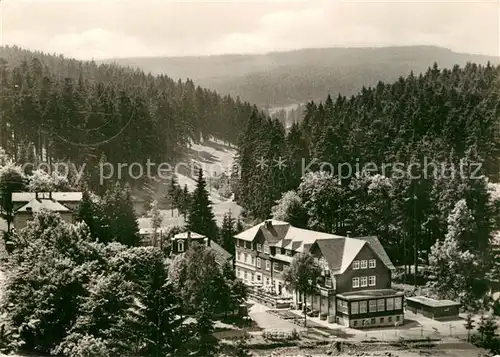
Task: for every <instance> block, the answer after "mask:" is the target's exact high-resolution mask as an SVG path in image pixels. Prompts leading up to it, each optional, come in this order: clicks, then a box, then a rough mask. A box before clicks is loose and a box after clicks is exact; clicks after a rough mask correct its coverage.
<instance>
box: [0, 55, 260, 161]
mask: <svg viewBox="0 0 500 357" xmlns="http://www.w3.org/2000/svg"><path fill="white" fill-rule="evenodd" d="M0 82H1V83H0V90H1V96H0V101H1V102H0V107H1V108H2V117H1V119H2V120H1V123H0V130H1V133H0V146H1V147H2V148H3V149H4V150H5V151H6V153H7V154H8V155H9V156H11V157H13V158H14V159H15V160H16V162H18V163H24V162H35V160H44V161H48V162H51V161H71V162H72V163H76V164H81V163H86V165H87V167H91V166H92V165H94V164H97V163H99V161H100V160H106V161H107V162H110V163H113V164H115V163H118V162H125V163H131V162H138V163H141V164H144V163H146V162H147V160H148V159H149V160H150V161H151V162H154V163H158V162H165V161H167V162H172V160H175V159H176V158H178V157H179V154H180V153H181V152H182V151H183V150H184V149H185V148H186V147H187V146H188V145H189V143H190V142H193V141H194V142H198V141H200V139H202V138H207V137H210V136H216V137H217V138H219V139H222V140H225V141H227V142H233V143H234V142H235V141H236V138H237V134H238V133H239V132H240V130H241V129H240V128H241V127H242V126H243V123H244V122H245V121H246V119H247V118H248V117H249V116H250V113H251V111H252V109H254V108H252V107H251V106H250V104H248V103H243V102H241V101H240V100H239V99H238V98H236V99H233V98H231V97H229V96H225V97H222V96H220V95H218V94H217V93H215V92H213V91H210V90H206V89H202V88H201V87H196V86H195V85H194V83H193V82H192V81H191V80H187V81H185V82H181V81H180V80H179V81H177V82H176V81H174V80H173V79H171V78H169V77H167V76H165V75H160V76H156V77H155V76H152V75H148V74H145V73H144V72H142V71H139V70H132V69H130V68H124V67H120V66H116V65H106V64H101V65H97V64H96V63H94V62H81V61H76V60H71V59H65V58H64V57H62V56H55V55H47V54H44V53H40V52H30V51H26V50H23V49H20V48H17V47H0Z"/></svg>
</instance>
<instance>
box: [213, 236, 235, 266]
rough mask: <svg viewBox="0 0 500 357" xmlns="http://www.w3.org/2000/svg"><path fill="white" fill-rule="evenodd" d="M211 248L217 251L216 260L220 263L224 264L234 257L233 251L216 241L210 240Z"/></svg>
mask: <svg viewBox="0 0 500 357" xmlns="http://www.w3.org/2000/svg"><path fill="white" fill-rule="evenodd" d="M210 249H212V251H213V252H214V253H215V261H216V262H217V264H219V265H224V263H226V262H227V261H228V260H230V259H231V258H232V257H233V256H232V255H231V253H229V252H228V251H227V250H225V249H224V248H222V247H221V246H220V245H219V244H217V243H215V242H214V241H210Z"/></svg>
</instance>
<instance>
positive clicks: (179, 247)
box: [177, 240, 184, 253]
mask: <svg viewBox="0 0 500 357" xmlns="http://www.w3.org/2000/svg"><path fill="white" fill-rule="evenodd" d="M177 251H178V252H179V253H182V252H184V241H182V240H180V241H178V242H177Z"/></svg>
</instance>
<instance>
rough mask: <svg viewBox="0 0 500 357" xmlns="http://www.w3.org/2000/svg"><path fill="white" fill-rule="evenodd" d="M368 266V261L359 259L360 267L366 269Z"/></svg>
mask: <svg viewBox="0 0 500 357" xmlns="http://www.w3.org/2000/svg"><path fill="white" fill-rule="evenodd" d="M366 268H368V261H366V260H362V261H361V269H366Z"/></svg>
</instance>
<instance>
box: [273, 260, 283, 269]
mask: <svg viewBox="0 0 500 357" xmlns="http://www.w3.org/2000/svg"><path fill="white" fill-rule="evenodd" d="M273 270H274V271H282V270H283V269H282V267H281V263H278V262H274V263H273Z"/></svg>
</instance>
